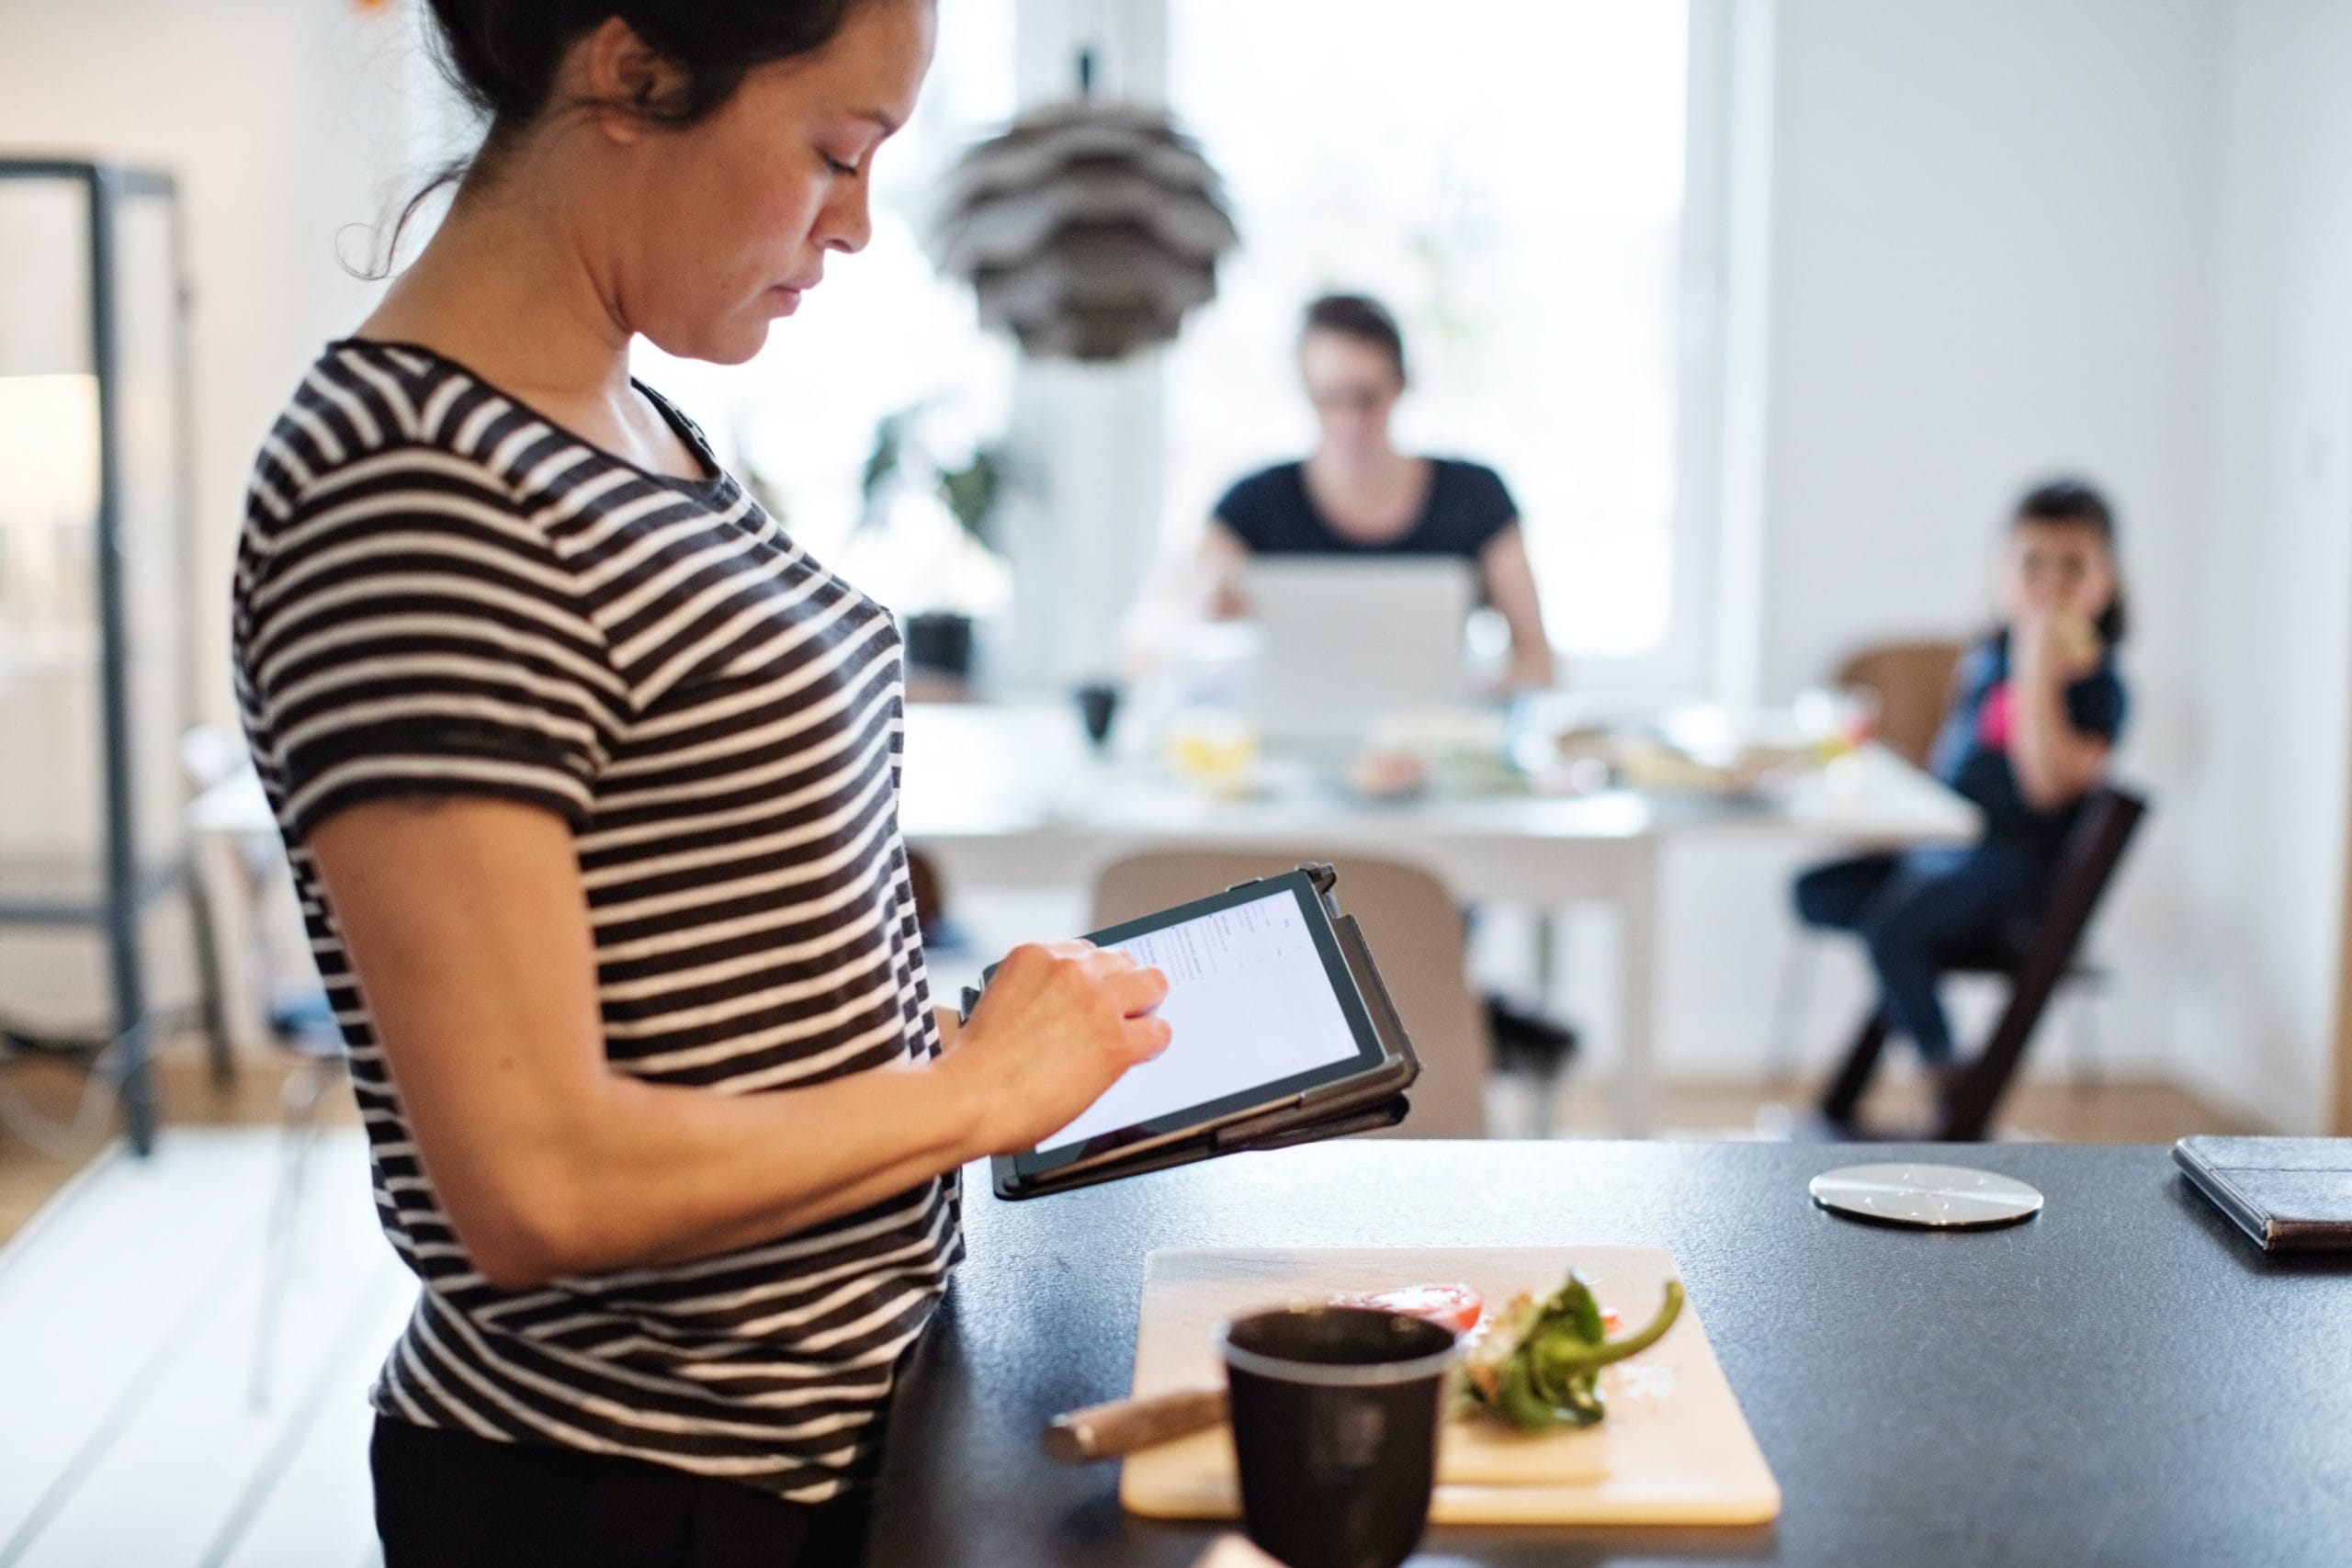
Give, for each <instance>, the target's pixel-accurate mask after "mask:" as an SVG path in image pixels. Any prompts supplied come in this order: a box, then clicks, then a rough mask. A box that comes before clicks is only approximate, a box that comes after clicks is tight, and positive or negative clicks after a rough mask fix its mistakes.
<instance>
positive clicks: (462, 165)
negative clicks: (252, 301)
mask: <svg viewBox="0 0 2352 1568" xmlns="http://www.w3.org/2000/svg"><path fill="white" fill-rule="evenodd" d="M428 3H429V4H430V6H431V7H432V10H433V22H434V28H433V31H434V41H435V50H434V52H435V59H436V61H437V62H438V63H439V65H440V67H441V73H442V74H443V75H444V76H446V77H447V78H448V80H449V85H451V86H453V87H455V88H456V89H457V90H458V96H461V97H463V98H464V99H465V101H466V102H467V104H469V106H471V107H472V108H473V110H474V111H475V112H476V113H477V114H479V115H481V117H482V118H483V120H484V121H485V124H486V129H485V130H484V131H483V133H482V140H481V146H480V147H479V148H478V149H477V150H476V151H475V152H473V153H471V154H470V155H469V156H467V157H464V158H460V159H458V160H457V161H456V162H454V163H452V164H447V165H446V166H444V167H442V168H441V169H439V170H437V171H435V174H434V175H433V177H432V179H431V180H429V181H427V182H426V184H425V186H424V188H423V189H421V190H419V191H418V192H417V193H416V194H415V195H414V196H412V197H409V199H408V204H407V205H406V206H405V207H403V208H401V214H400V217H399V218H398V219H396V220H394V221H393V224H392V232H391V241H390V243H389V244H388V245H387V246H386V247H385V250H384V259H383V268H382V272H381V273H379V274H378V275H377V276H383V274H385V273H389V272H390V269H391V263H392V257H393V255H394V254H395V253H397V252H398V251H399V249H400V240H401V232H402V231H404V230H405V229H407V227H408V224H409V220H411V219H412V218H413V217H415V216H416V211H417V209H419V208H420V207H422V206H424V202H425V200H426V198H427V197H431V196H432V195H433V193H434V192H435V191H437V190H440V189H441V188H443V187H444V186H448V185H451V184H453V183H456V182H458V181H461V180H463V179H464V178H465V176H466V175H467V174H468V173H469V171H470V170H472V169H473V168H474V167H475V165H476V164H481V163H482V162H484V161H485V160H495V159H496V158H497V156H498V155H499V153H500V152H503V150H504V148H505V147H506V146H507V145H508V144H509V143H511V142H512V141H513V139H514V138H515V135H516V134H517V133H518V132H519V131H521V130H522V129H523V128H524V127H526V126H527V125H530V124H533V123H535V122H536V121H537V120H538V119H539V118H541V117H542V116H544V115H546V114H548V112H549V111H550V110H552V109H555V108H557V107H573V108H585V107H615V108H619V109H621V110H623V111H625V112H627V113H629V114H633V115H636V116H639V118H643V119H645V120H647V121H648V122H650V123H651V124H655V125H663V126H670V127H673V128H684V127H686V126H691V125H693V124H695V122H697V121H699V120H702V119H704V118H707V117H708V116H709V115H710V114H711V113H712V112H713V111H715V110H716V109H718V107H719V106H720V105H722V104H724V103H726V102H727V100H728V99H729V98H730V97H732V96H734V94H735V89H736V88H738V87H740V86H741V85H743V78H744V76H746V75H747V74H749V73H750V72H751V70H752V67H753V66H757V65H764V64H766V63H768V62H771V61H775V60H789V59H791V58H793V57H794V56H796V55H802V54H813V53H815V52H816V51H818V50H820V49H822V48H824V47H825V45H827V44H828V43H831V41H832V39H833V35H834V34H836V33H838V32H840V31H841V29H842V23H843V22H845V21H847V20H848V19H849V15H850V13H851V12H852V11H854V10H855V9H856V8H857V6H859V5H860V4H861V3H862V0H428ZM607 17H619V18H620V19H621V20H622V21H624V22H627V23H628V26H629V30H630V31H632V32H634V33H636V34H637V36H638V37H639V39H642V40H643V41H644V43H645V45H646V47H648V48H649V49H651V50H653V51H656V52H658V53H660V54H662V55H663V56H664V57H666V58H667V59H669V60H670V61H671V62H673V63H674V64H676V65H677V66H678V67H680V69H681V71H682V73H683V74H684V83H683V84H682V85H681V86H680V88H679V90H678V91H677V92H675V93H673V94H672V95H671V96H669V97H667V98H664V99H661V100H658V101H657V100H654V99H650V98H645V99H638V100H635V101H632V102H629V103H626V104H615V105H594V106H592V105H588V104H576V105H567V106H558V105H557V104H555V103H554V101H553V100H554V97H555V84H556V75H557V73H558V71H559V70H560V67H561V66H562V64H563V57H564V54H565V51H568V50H570V49H571V46H572V45H573V44H575V43H577V42H579V41H580V39H583V38H585V37H587V36H588V35H589V34H590V33H592V32H594V31H595V30H596V28H599V27H601V26H602V25H603V24H604V22H605V18H607Z"/></svg>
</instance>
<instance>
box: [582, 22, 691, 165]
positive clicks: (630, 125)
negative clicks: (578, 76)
mask: <svg viewBox="0 0 2352 1568" xmlns="http://www.w3.org/2000/svg"><path fill="white" fill-rule="evenodd" d="M580 50H581V56H582V66H583V70H584V73H585V75H586V78H587V79H586V81H585V82H584V83H583V84H582V85H583V86H584V87H585V89H586V92H585V95H584V96H586V98H587V100H588V102H589V103H591V104H593V105H594V106H595V107H596V111H597V112H596V124H597V127H598V129H599V130H603V131H604V133H605V135H606V136H608V137H610V138H612V139H613V140H614V141H618V142H622V143H628V142H633V141H637V140H638V138H639V137H640V136H642V135H643V134H644V133H645V128H646V126H647V125H648V124H649V123H650V121H652V120H653V119H655V118H658V117H659V114H660V111H661V108H662V106H663V105H665V104H670V103H674V102H676V101H678V100H679V99H680V98H683V97H684V96H685V92H686V77H685V73H684V72H683V71H681V70H680V69H679V68H678V65H677V62H674V61H673V60H671V59H670V58H669V57H668V56H667V55H664V54H663V53H662V51H659V50H657V49H655V48H654V47H653V46H652V45H650V44H649V43H647V42H646V41H645V40H644V39H641V38H639V37H638V35H637V29H636V28H632V27H630V26H629V25H628V23H627V22H625V21H623V20H622V19H621V18H620V17H605V19H604V21H603V22H602V23H600V24H598V26H597V28H596V30H595V31H594V32H593V33H591V34H589V35H588V38H587V39H586V41H585V42H583V43H582V44H581V45H580Z"/></svg>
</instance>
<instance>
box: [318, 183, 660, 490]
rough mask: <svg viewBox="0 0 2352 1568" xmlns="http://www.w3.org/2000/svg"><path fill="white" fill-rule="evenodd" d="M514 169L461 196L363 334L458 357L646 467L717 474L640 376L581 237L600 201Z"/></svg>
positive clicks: (613, 298)
mask: <svg viewBox="0 0 2352 1568" xmlns="http://www.w3.org/2000/svg"><path fill="white" fill-rule="evenodd" d="M503 174H504V177H503V178H502V179H501V180H500V181H499V182H498V183H497V184H495V185H493V186H491V187H490V188H489V189H487V190H481V191H465V190H461V191H460V192H459V194H458V200H457V202H456V203H455V204H454V205H453V206H452V207H451V208H450V209H449V215H448V217H447V219H445V220H443V222H442V224H441V227H440V230H439V231H437V232H435V234H434V236H433V238H432V240H431V241H430V242H428V243H426V245H425V247H424V254H422V255H420V256H418V257H417V258H416V264H415V265H413V266H411V267H410V268H409V269H408V270H407V271H406V272H404V273H402V274H401V276H400V279H399V281H398V282H396V283H394V284H393V285H392V287H391V288H390V290H389V291H388V292H387V293H386V294H385V296H384V299H383V302H382V304H380V305H379V306H378V307H377V309H376V310H375V312H374V313H373V314H371V315H370V316H369V317H368V320H367V321H365V322H363V323H362V324H361V326H360V328H359V335H360V336H362V337H370V338H379V339H386V340H391V341H400V342H408V343H417V344H423V345H424V346H425V347H426V348H429V349H433V350H435V352H437V353H440V354H444V355H448V356H449V357H450V358H451V359H454V360H456V361H458V363H459V364H461V365H464V366H465V367H467V368H469V369H470V370H472V371H473V372H474V373H475V374H476V375H478V376H480V377H481V378H483V379H484V380H487V381H488V382H490V383H491V384H492V386H495V387H497V388H500V389H503V390H504V391H507V392H511V393H513V394H514V395H515V396H516V397H518V398H520V399H522V400H524V401H525V402H527V403H529V404H530V405H531V406H533V407H534V408H536V409H537V410H539V411H540V412H543V413H544V414H546V415H547V416H548V418H550V419H552V420H554V421H555V422H556V423H559V424H561V425H563V426H564V427H565V428H567V429H569V430H571V431H572V432H574V433H576V434H579V435H581V436H582V437H584V438H585V439H586V440H587V441H588V442H589V443H590V444H592V445H594V446H599V447H601V448H603V449H604V450H605V451H606V452H609V453H612V454H613V455H614V456H616V457H620V458H622V459H624V460H625V461H627V462H629V463H633V464H635V465H636V466H637V467H639V468H645V469H648V470H650V471H651V472H655V473H662V474H668V475H671V476H673V477H674V478H678V479H703V478H706V477H707V474H706V472H705V469H704V464H703V459H702V457H701V456H700V455H699V454H697V453H696V452H695V451H694V450H693V449H692V448H691V447H689V446H687V445H686V443H685V440H684V437H682V436H681V435H679V434H678V433H677V432H676V431H675V430H673V429H672V428H671V427H670V425H669V423H668V422H667V421H666V420H665V419H663V418H662V414H661V412H660V411H658V410H657V409H655V408H654V407H653V406H652V405H651V404H650V402H648V401H647V400H645V399H644V398H643V397H641V396H639V393H638V391H637V389H636V387H635V386H634V385H633V384H632V383H631V381H630V379H629V373H628V346H629V340H630V338H631V337H632V336H633V335H634V334H633V333H631V332H630V331H629V328H628V321H627V320H626V319H625V317H624V316H623V314H622V312H621V310H620V308H619V305H618V302H617V294H616V289H615V288H613V287H612V286H611V283H610V280H609V277H608V276H607V273H606V270H605V269H604V268H602V267H600V265H598V263H597V261H596V259H595V256H594V251H593V249H592V248H591V247H590V246H588V245H586V244H583V243H581V241H580V235H581V233H582V232H583V231H590V230H592V229H593V228H594V225H595V224H596V221H597V214H596V212H595V211H594V209H593V198H592V204H591V206H590V208H588V209H582V210H578V211H575V210H574V209H571V208H570V207H567V206H566V205H564V204H563V203H561V202H560V201H552V200H547V199H544V198H541V197H536V196H534V195H531V194H528V193H531V192H535V191H540V190H560V189H562V188H564V181H563V179H562V172H561V171H560V170H556V169H544V168H543V169H538V170H532V171H528V172H526V171H523V170H519V169H509V170H506V171H503ZM588 183H589V184H593V183H594V182H588Z"/></svg>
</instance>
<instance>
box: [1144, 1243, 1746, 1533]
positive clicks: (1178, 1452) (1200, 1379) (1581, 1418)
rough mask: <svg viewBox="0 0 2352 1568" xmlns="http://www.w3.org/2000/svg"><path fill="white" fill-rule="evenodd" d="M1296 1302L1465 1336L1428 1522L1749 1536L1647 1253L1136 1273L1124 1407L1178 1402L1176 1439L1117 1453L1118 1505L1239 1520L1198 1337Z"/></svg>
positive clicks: (1210, 1354)
mask: <svg viewBox="0 0 2352 1568" xmlns="http://www.w3.org/2000/svg"><path fill="white" fill-rule="evenodd" d="M1300 1302H1331V1303H1340V1304H1344V1305H1373V1306H1382V1307H1385V1308H1387V1309H1388V1310H1391V1311H1398V1312H1412V1313H1416V1314H1419V1315H1422V1316H1428V1317H1431V1318H1433V1319H1435V1320H1437V1321H1440V1322H1443V1323H1446V1324H1447V1325H1448V1326H1451V1327H1453V1328H1455V1329H1456V1330H1457V1331H1459V1332H1462V1333H1463V1334H1464V1351H1463V1355H1462V1359H1461V1360H1460V1362H1459V1363H1458V1365H1457V1368H1456V1371H1455V1372H1454V1374H1453V1379H1452V1380H1451V1384H1450V1387H1449V1389H1448V1392H1447V1394H1446V1398H1447V1402H1448V1405H1447V1413H1446V1417H1445V1421H1444V1424H1443V1426H1442V1428H1441V1431H1440V1437H1439V1449H1438V1486H1437V1494H1436V1498H1435V1501H1434V1503H1433V1505H1432V1507H1431V1512H1430V1517H1432V1518H1434V1519H1438V1520H1442V1521H1452V1522H1455V1523H1489V1524H1496V1523H1588V1524H1660V1525H1707V1524H1718V1525H1741V1524H1758V1523H1762V1522H1764V1521H1767V1520H1770V1519H1771V1518H1773V1517H1776V1516H1777V1515H1778V1514H1779V1512H1780V1489H1779V1487H1778V1485H1777V1484H1776V1483H1774V1481H1773V1479H1772V1474H1771V1471H1770V1468H1769V1467H1768V1466H1767V1465H1766V1463H1765V1461H1764V1456H1763V1453H1762V1451H1761V1450H1759V1449H1758V1447H1757V1444H1756V1439H1755V1438H1754V1436H1753V1434H1751V1433H1750V1431H1749V1430H1748V1427H1747V1418H1746V1417H1745V1416H1743V1415H1742V1414H1741V1412H1740V1408H1739V1402H1738V1400H1737V1399H1736V1397H1735V1396H1734V1394H1733V1393H1732V1390H1731V1385H1730V1383H1729V1382H1727V1381H1726V1380H1725V1379H1724V1374H1723V1369H1722V1368H1721V1367H1720V1366H1719V1365H1718V1364H1717V1363H1716V1360H1715V1356H1714V1350H1713V1347H1712V1346H1710V1345H1709V1343H1708V1341H1707V1336H1706V1330H1705V1328H1704V1327H1703V1326H1702V1325H1701V1323H1700V1321H1699V1316H1698V1312H1697V1308H1696V1305H1695V1303H1691V1302H1690V1301H1689V1300H1688V1299H1687V1298H1686V1297H1685V1295H1684V1292H1683V1289H1682V1285H1681V1280H1680V1274H1679V1269H1676V1267H1675V1264H1674V1258H1673V1255H1672V1254H1671V1253H1668V1251H1666V1250H1665V1249H1664V1248H1662V1247H1505V1248H1363V1249H1344V1250H1342V1249H1319V1248H1217V1249H1183V1250H1163V1251H1159V1252H1154V1253H1152V1254H1151V1255H1150V1257H1149V1258H1148V1259H1147V1261H1146V1265H1145V1282H1144V1297H1143V1310H1142V1314H1141V1320H1140V1324H1139V1326H1138V1330H1137V1336H1136V1371H1135V1382H1134V1388H1133V1397H1135V1398H1136V1399H1154V1398H1156V1397H1157V1396H1161V1395H1170V1396H1178V1397H1179V1398H1180V1399H1182V1398H1184V1397H1189V1398H1191V1399H1192V1400H1193V1405H1192V1407H1191V1408H1192V1411H1193V1416H1192V1419H1191V1421H1190V1423H1189V1425H1190V1426H1191V1427H1193V1428H1196V1429H1192V1430H1189V1431H1188V1432H1187V1433H1186V1435H1183V1436H1180V1437H1176V1438H1173V1439H1172V1440H1169V1441H1163V1442H1159V1443H1157V1444H1155V1445H1154V1446H1150V1447H1147V1448H1143V1449H1140V1450H1138V1451H1136V1452H1134V1453H1132V1454H1131V1455H1129V1457H1128V1458H1127V1459H1126V1461H1125V1468H1124V1470H1123V1472H1122V1474H1121V1477H1120V1486H1119V1495H1120V1500H1121V1501H1122V1503H1124V1504H1125V1506H1126V1507H1127V1508H1128V1510H1129V1511H1131V1512H1134V1513H1137V1514H1142V1515H1147V1516H1149V1517H1164V1518H1229V1517H1237V1516H1238V1512H1239V1491H1238V1483H1237V1480H1236V1476H1235V1472H1234V1462H1233V1447H1232V1440H1231V1437H1230V1434H1229V1433H1228V1431H1227V1428H1226V1427H1224V1426H1223V1425H1222V1424H1221V1423H1220V1424H1216V1425H1213V1426H1207V1427H1203V1426H1202V1421H1203V1420H1204V1418H1205V1419H1214V1411H1215V1410H1216V1408H1217V1405H1216V1403H1215V1401H1216V1396H1217V1394H1218V1393H1221V1390H1222V1386H1223V1381H1224V1379H1223V1372H1222V1369H1221V1366H1220V1364H1219V1362H1218V1360H1217V1357H1216V1348H1215V1346H1214V1342H1213V1334H1214V1330H1215V1328H1216V1325H1217V1324H1218V1323H1219V1322H1221V1321H1223V1320H1225V1319H1227V1318H1230V1317H1233V1316H1236V1315H1238V1314H1246V1313H1249V1312H1253V1311H1257V1310H1260V1309H1263V1308H1267V1307H1274V1306H1282V1305H1286V1304H1291V1303H1300Z"/></svg>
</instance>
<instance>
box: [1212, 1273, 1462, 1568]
mask: <svg viewBox="0 0 2352 1568" xmlns="http://www.w3.org/2000/svg"><path fill="white" fill-rule="evenodd" d="M1216 1340H1217V1348H1218V1350H1219V1351H1220V1353H1221V1354H1222V1355H1223V1357H1224V1359H1225V1366H1226V1379H1227V1385H1228V1387H1229V1390H1230V1393H1231V1403H1232V1431H1233V1451H1234V1458H1235V1461H1237V1465H1238V1469H1239V1472H1240V1476H1241V1509H1242V1516H1243V1519H1244V1522H1245V1523H1246V1525H1247V1526H1248V1529H1249V1532H1250V1540H1253V1541H1255V1542H1256V1543H1257V1544H1258V1545H1259V1546H1260V1547H1261V1548H1262V1549H1263V1550H1264V1551H1266V1552H1268V1553H1269V1554H1271V1555H1272V1556H1273V1557H1274V1558H1276V1559H1278V1560H1279V1561H1281V1562H1285V1563H1287V1564H1289V1565H1290V1568H1397V1564H1398V1563H1401V1562H1404V1561H1405V1559H1407V1558H1408V1557H1409V1556H1411V1555H1412V1553H1413V1549H1414V1547H1415V1546H1417V1545H1418V1544H1419V1541H1420V1539H1421V1531H1422V1529H1423V1528H1424V1527H1425V1526H1426V1525H1427V1524H1428V1522H1429V1512H1430V1492H1431V1489H1432V1488H1433V1487H1434V1486H1435V1484H1436V1481H1437V1434H1438V1423H1439V1420H1440V1418H1441V1416H1442V1415H1443V1411H1442V1408H1441V1405H1442V1400H1443V1397H1444V1392H1445V1374H1446V1371H1447V1370H1448V1369H1449V1368H1450V1367H1451V1366H1452V1365H1453V1359H1454V1353H1455V1348H1456V1340H1457V1337H1456V1336H1455V1334H1454V1332H1453V1330H1452V1329H1451V1328H1447V1327H1444V1326H1442V1325H1438V1324H1434V1323H1430V1322H1428V1321H1427V1320H1425V1319H1422V1318H1418V1317H1408V1316H1407V1315H1405V1314H1401V1313H1392V1312H1380V1311H1376V1310H1374V1309H1371V1308H1365V1307H1337V1306H1296V1307H1285V1308H1282V1309H1279V1310H1276V1311H1272V1312H1261V1313H1254V1314H1250V1315H1249V1316H1246V1317H1237V1318H1235V1319H1233V1320H1232V1321H1230V1322H1228V1323H1224V1324H1220V1325H1218V1326H1217V1331H1216Z"/></svg>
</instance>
